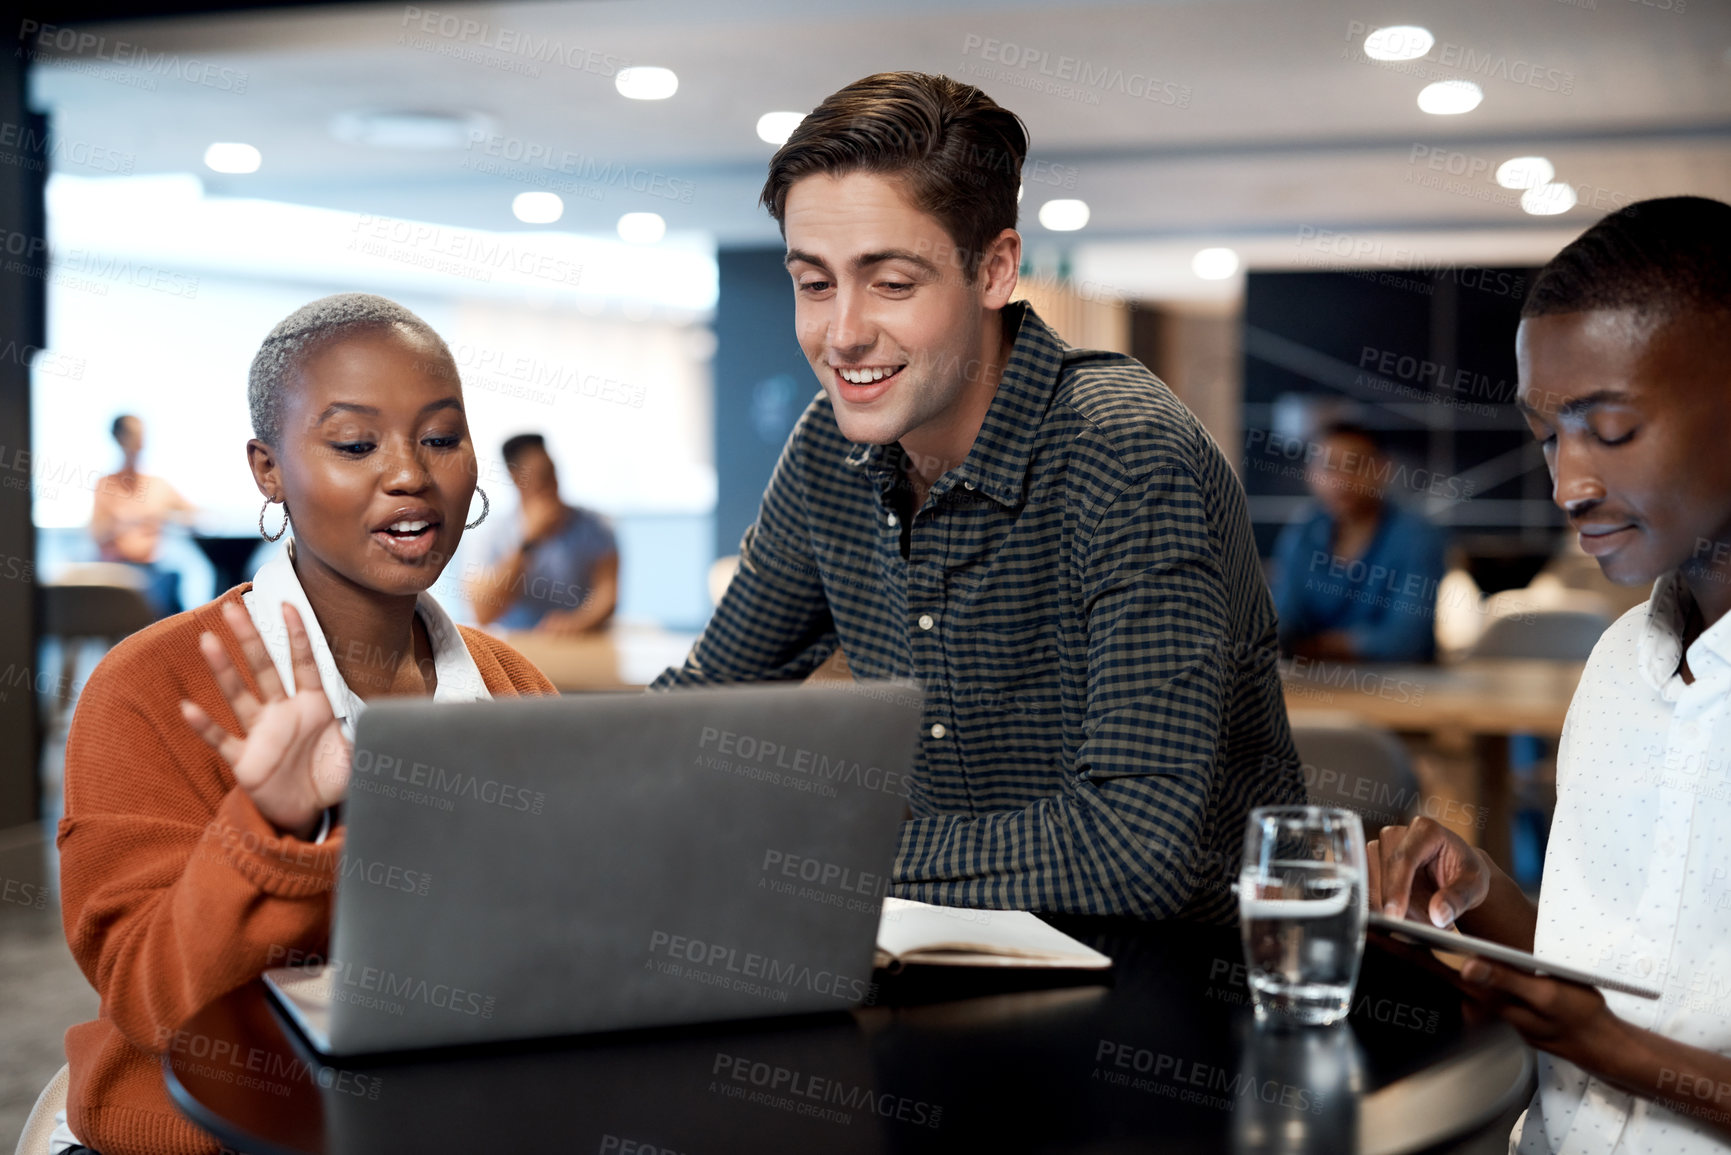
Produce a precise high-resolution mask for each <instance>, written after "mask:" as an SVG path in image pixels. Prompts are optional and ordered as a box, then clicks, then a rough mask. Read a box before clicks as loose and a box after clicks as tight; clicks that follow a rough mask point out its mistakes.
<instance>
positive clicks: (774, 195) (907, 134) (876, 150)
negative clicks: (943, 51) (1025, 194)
mask: <svg viewBox="0 0 1731 1155" xmlns="http://www.w3.org/2000/svg"><path fill="white" fill-rule="evenodd" d="M1027 155H1028V130H1027V127H1026V126H1025V125H1023V123H1022V119H1021V117H1019V116H1017V115H1016V114H1015V113H1013V112H1011V111H1010V110H1009V109H1007V108H1003V107H1001V106H999V105H998V104H997V102H995V101H994V100H993V99H992V98H991V97H989V96H987V95H986V94H985V93H983V92H981V91H980V90H979V89H977V88H975V87H974V86H973V85H971V84H963V83H961V82H960V81H957V80H951V79H950V78H949V77H947V76H932V75H930V74H927V73H924V72H880V73H878V74H877V75H875V76H868V77H866V78H865V79H864V80H856V81H854V82H853V83H852V84H850V85H848V86H847V87H846V88H844V89H842V90H841V91H839V92H836V93H834V94H833V95H831V96H829V97H828V98H827V99H825V100H824V102H823V103H822V104H820V105H818V106H817V107H816V108H814V109H813V110H812V111H811V114H810V115H809V116H807V117H806V118H805V119H804V120H802V121H800V122H799V127H798V128H796V129H794V130H793V135H792V136H790V137H788V138H787V143H786V144H784V145H782V146H781V148H780V149H778V150H776V154H775V156H773V157H772V158H770V162H769V179H768V180H766V181H764V184H763V195H762V197H761V198H760V199H761V202H762V204H763V206H764V207H765V208H767V209H768V210H769V215H770V216H772V217H774V218H775V221H776V223H777V224H779V225H781V226H782V235H783V236H784V237H785V236H786V235H787V221H786V216H785V214H786V210H787V190H788V189H789V188H791V187H792V186H793V184H794V183H795V182H796V181H799V180H803V179H804V178H806V177H808V176H812V175H814V174H818V173H825V174H828V175H831V176H845V175H846V174H848V173H852V172H869V173H878V174H882V175H885V176H896V177H899V178H901V179H902V180H903V181H905V182H906V184H907V188H908V193H909V195H910V199H911V200H912V202H913V204H914V206H915V207H916V208H918V209H919V210H920V211H921V212H924V213H928V214H930V215H931V216H933V217H936V218H937V219H938V221H939V223H941V224H942V225H943V226H944V229H945V231H947V232H948V233H949V234H950V240H952V241H953V242H955V245H956V248H957V250H958V252H959V257H960V263H961V264H962V265H963V266H964V268H965V271H966V273H967V276H968V279H969V280H972V279H973V278H974V274H975V273H976V272H977V271H978V270H979V267H980V258H981V256H982V255H984V252H985V249H986V246H987V244H989V243H990V242H991V240H992V239H993V238H994V237H996V236H997V235H998V234H999V233H1001V232H1003V231H1004V230H1005V229H1013V228H1015V227H1016V196H1017V193H1018V192H1019V190H1020V189H1021V185H1022V160H1023V158H1024V157H1026V156H1027ZM934 263H935V262H934Z"/></svg>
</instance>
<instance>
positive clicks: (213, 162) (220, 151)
mask: <svg viewBox="0 0 1731 1155" xmlns="http://www.w3.org/2000/svg"><path fill="white" fill-rule="evenodd" d="M263 160H264V158H263V157H262V156H260V155H259V151H258V149H256V148H254V147H253V146H252V145H250V144H237V143H235V142H233V141H219V142H217V143H216V144H213V145H211V146H210V147H209V148H207V149H205V150H204V164H205V167H206V168H208V169H210V170H211V171H212V172H233V173H242V172H257V171H258V166H259V165H260V164H261V163H262V162H263Z"/></svg>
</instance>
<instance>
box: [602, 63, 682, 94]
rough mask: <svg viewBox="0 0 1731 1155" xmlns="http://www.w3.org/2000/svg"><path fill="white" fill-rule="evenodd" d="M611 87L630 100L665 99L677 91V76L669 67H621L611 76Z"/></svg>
mask: <svg viewBox="0 0 1731 1155" xmlns="http://www.w3.org/2000/svg"><path fill="white" fill-rule="evenodd" d="M613 87H614V88H617V89H618V90H619V95H620V96H623V97H626V98H628V99H630V100H666V99H667V98H668V97H669V96H672V95H673V94H674V93H675V92H678V91H679V77H677V76H675V75H674V74H673V69H671V68H654V67H651V66H648V65H637V66H636V67H633V68H621V69H620V70H619V72H618V74H617V75H615V76H614V77H613Z"/></svg>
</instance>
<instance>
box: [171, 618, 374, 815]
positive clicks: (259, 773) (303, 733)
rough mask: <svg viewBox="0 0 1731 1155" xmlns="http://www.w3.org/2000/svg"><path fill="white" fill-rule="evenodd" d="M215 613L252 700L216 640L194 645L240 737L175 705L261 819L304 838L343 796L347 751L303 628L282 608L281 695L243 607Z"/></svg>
mask: <svg viewBox="0 0 1731 1155" xmlns="http://www.w3.org/2000/svg"><path fill="white" fill-rule="evenodd" d="M222 614H223V618H224V620H225V621H227V622H228V625H229V628H230V629H232V630H233V631H234V634H235V637H236V638H237V639H238V640H239V641H240V649H241V653H242V654H243V655H244V656H245V657H246V662H247V665H248V667H250V669H251V671H252V677H253V681H254V683H256V684H257V686H258V688H259V696H258V697H254V696H253V694H252V692H251V691H250V690H248V689H247V688H246V683H245V682H244V681H242V679H241V676H240V672H239V671H238V670H236V669H235V667H234V663H233V662H231V661H230V660H229V657H228V652H227V651H226V650H225V649H224V648H223V645H222V642H221V641H220V640H219V639H218V638H217V637H216V635H215V634H212V633H208V632H207V633H205V634H204V635H203V636H201V637H200V638H199V641H198V647H199V650H200V651H201V652H202V653H203V654H204V660H205V661H206V662H207V663H209V665H210V672H211V673H212V674H214V675H215V676H216V684H217V686H218V687H220V688H221V690H222V693H223V697H225V698H227V699H228V704H229V706H230V707H231V708H232V709H233V710H234V714H235V717H236V718H238V719H239V720H240V724H241V729H242V731H243V732H244V737H240V738H236V737H235V736H234V735H232V734H230V733H229V732H228V731H227V730H224V729H223V728H222V727H221V726H219V725H217V724H216V723H215V722H214V721H212V720H211V718H210V715H208V714H206V713H205V712H204V711H203V710H201V709H199V707H198V706H197V705H195V704H193V703H192V702H188V701H184V700H183V701H182V702H181V703H180V713H181V717H183V718H185V719H186V721H187V724H188V725H189V726H191V727H192V728H193V730H194V731H195V732H197V734H198V735H199V737H201V738H203V739H204V740H205V742H206V743H208V744H209V745H210V747H211V749H213V750H215V751H216V752H217V753H218V754H220V755H222V758H223V761H225V762H227V763H228V765H229V769H231V770H232V771H233V772H234V777H235V781H236V782H238V783H239V784H240V788H241V789H242V790H245V791H246V792H247V794H248V795H250V796H251V798H252V801H253V805H255V806H257V807H258V810H259V813H260V814H262V815H264V816H265V818H266V820H268V821H269V822H270V823H271V824H272V825H273V826H275V827H276V828H277V829H278V830H280V831H283V832H284V833H287V834H292V835H294V836H295V837H297V838H309V837H311V836H312V834H313V832H314V831H316V830H317V829H318V824H319V816H320V815H321V814H322V813H323V812H324V811H325V810H326V809H328V808H329V807H331V806H334V805H336V804H337V803H338V802H341V801H342V799H343V796H344V795H345V794H346V793H347V792H348V785H349V762H350V756H351V755H352V753H353V749H352V747H351V744H350V743H349V741H348V739H346V738H344V737H343V731H342V724H341V723H340V722H339V721H338V720H337V718H336V715H334V714H333V713H331V703H330V699H329V698H327V697H326V696H325V692H324V686H323V684H322V683H321V682H320V681H319V668H318V663H317V661H315V660H314V658H313V647H312V643H311V642H310V641H309V640H308V639H307V631H306V626H305V625H304V624H303V623H302V621H301V616H300V613H299V612H298V611H297V610H296V609H295V608H294V607H293V606H290V605H286V604H285V605H284V606H283V607H282V616H283V625H284V627H285V628H286V630H287V632H288V643H289V657H290V659H291V662H292V664H293V667H294V679H295V690H294V693H293V694H292V695H291V694H289V693H288V692H287V691H286V690H284V689H283V684H282V679H281V678H279V677H277V672H276V664H275V663H274V662H272V661H271V659H270V653H269V651H268V650H266V649H265V644H264V639H263V638H261V637H260V636H259V633H258V630H257V629H255V628H254V627H253V623H252V615H251V614H250V613H248V612H247V609H246V607H245V606H244V605H242V604H240V603H239V602H230V603H227V604H225V605H224V606H223V607H222Z"/></svg>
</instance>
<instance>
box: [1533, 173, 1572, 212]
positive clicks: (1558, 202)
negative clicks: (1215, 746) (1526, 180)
mask: <svg viewBox="0 0 1731 1155" xmlns="http://www.w3.org/2000/svg"><path fill="white" fill-rule="evenodd" d="M1521 207H1522V208H1523V209H1526V210H1527V211H1528V212H1529V213H1532V214H1533V215H1534V216H1535V217H1554V216H1556V215H1557V214H1558V213H1566V212H1568V211H1569V210H1570V209H1572V208H1574V207H1575V190H1574V189H1573V188H1571V187H1570V186H1569V185H1567V184H1564V183H1563V182H1562V181H1553V182H1551V183H1550V184H1542V185H1540V186H1539V187H1538V188H1530V189H1528V190H1527V191H1526V192H1524V193H1522V194H1521Z"/></svg>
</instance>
